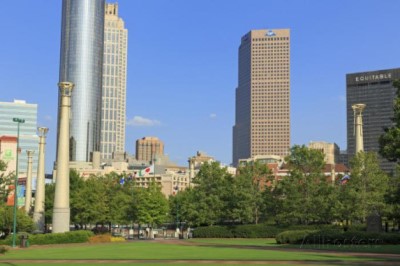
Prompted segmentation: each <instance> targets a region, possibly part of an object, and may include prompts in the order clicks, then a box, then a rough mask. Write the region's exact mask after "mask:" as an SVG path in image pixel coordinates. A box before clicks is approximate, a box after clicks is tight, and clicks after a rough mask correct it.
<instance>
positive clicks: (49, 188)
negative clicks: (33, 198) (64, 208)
mask: <svg viewBox="0 0 400 266" xmlns="http://www.w3.org/2000/svg"><path fill="white" fill-rule="evenodd" d="M55 190H56V184H55V183H52V184H46V185H45V187H44V191H45V192H44V220H45V224H51V223H52V220H53V206H54V193H55Z"/></svg>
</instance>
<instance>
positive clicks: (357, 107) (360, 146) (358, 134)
mask: <svg viewBox="0 0 400 266" xmlns="http://www.w3.org/2000/svg"><path fill="white" fill-rule="evenodd" d="M365 106H366V105H365V104H363V103H358V104H353V105H352V106H351V107H352V108H353V111H354V135H355V138H356V154H357V153H358V152H360V151H364V136H363V120H362V112H363V111H364V109H365Z"/></svg>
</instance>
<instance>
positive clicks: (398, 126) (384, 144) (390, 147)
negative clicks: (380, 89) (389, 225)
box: [379, 80, 400, 228]
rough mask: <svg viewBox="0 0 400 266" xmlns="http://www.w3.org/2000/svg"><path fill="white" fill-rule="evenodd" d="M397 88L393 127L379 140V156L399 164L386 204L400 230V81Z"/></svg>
mask: <svg viewBox="0 0 400 266" xmlns="http://www.w3.org/2000/svg"><path fill="white" fill-rule="evenodd" d="M393 86H394V87H395V88H397V93H396V98H395V100H394V103H393V111H394V117H393V119H392V120H393V126H391V127H388V128H385V132H384V133H383V134H382V135H381V136H380V138H379V154H380V155H381V156H382V157H384V158H386V159H387V160H389V161H392V162H397V169H396V173H395V174H394V175H393V176H392V178H391V180H390V186H389V189H388V192H387V195H386V196H385V198H386V203H387V204H388V217H389V218H390V219H394V220H397V223H398V226H399V228H400V196H399V195H400V173H399V162H400V80H396V81H394V82H393Z"/></svg>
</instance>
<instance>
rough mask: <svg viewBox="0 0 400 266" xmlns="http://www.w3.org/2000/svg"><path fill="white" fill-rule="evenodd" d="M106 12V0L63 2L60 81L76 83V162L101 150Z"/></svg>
mask: <svg viewBox="0 0 400 266" xmlns="http://www.w3.org/2000/svg"><path fill="white" fill-rule="evenodd" d="M104 12H105V1H104V0H63V2H62V25H61V51H60V77H59V80H60V82H62V81H69V82H72V83H74V84H75V87H74V90H73V92H72V97H71V116H70V121H71V124H70V160H72V161H89V160H90V156H91V153H92V152H93V151H100V130H101V97H102V66H103V46H104V38H103V37H104ZM60 97H61V96H59V99H60Z"/></svg>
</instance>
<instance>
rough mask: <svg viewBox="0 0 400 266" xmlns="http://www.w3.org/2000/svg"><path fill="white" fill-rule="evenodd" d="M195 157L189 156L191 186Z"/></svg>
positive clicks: (190, 184)
mask: <svg viewBox="0 0 400 266" xmlns="http://www.w3.org/2000/svg"><path fill="white" fill-rule="evenodd" d="M194 161H195V160H194V158H192V157H189V160H188V162H189V187H191V186H192V182H193V178H194V163H195V162H194Z"/></svg>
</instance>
